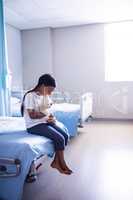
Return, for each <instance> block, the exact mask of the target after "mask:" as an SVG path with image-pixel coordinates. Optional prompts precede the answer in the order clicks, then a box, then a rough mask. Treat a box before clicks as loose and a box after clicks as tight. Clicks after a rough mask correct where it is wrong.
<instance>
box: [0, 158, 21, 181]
mask: <svg viewBox="0 0 133 200" xmlns="http://www.w3.org/2000/svg"><path fill="white" fill-rule="evenodd" d="M12 167H13V168H15V169H13V170H11V168H12ZM20 172H21V161H20V160H19V159H8V158H0V178H7V177H15V176H19V174H20Z"/></svg>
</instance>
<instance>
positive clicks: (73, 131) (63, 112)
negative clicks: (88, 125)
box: [51, 103, 80, 136]
mask: <svg viewBox="0 0 133 200" xmlns="http://www.w3.org/2000/svg"><path fill="white" fill-rule="evenodd" d="M51 111H52V112H53V113H54V115H55V117H56V118H57V120H58V121H60V122H62V123H63V124H64V125H65V126H66V128H67V129H68V133H69V134H70V136H76V135H77V125H78V121H79V118H80V106H79V105H77V104H70V103H61V104H53V106H52V108H51Z"/></svg>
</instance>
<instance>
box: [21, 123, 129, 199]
mask: <svg viewBox="0 0 133 200" xmlns="http://www.w3.org/2000/svg"><path fill="white" fill-rule="evenodd" d="M65 157H66V160H67V163H68V164H69V166H70V167H71V168H72V169H73V171H74V173H73V174H72V175H70V176H68V175H62V174H60V173H59V172H58V171H57V170H55V169H52V168H50V166H49V164H50V162H51V159H47V160H46V162H45V165H44V166H43V168H42V169H41V172H40V174H39V175H38V180H37V181H36V182H34V183H32V184H25V186H24V195H23V200H133V122H132V121H103V120H101V121H100V120H97V121H91V122H89V123H87V124H85V126H84V128H81V129H79V135H78V137H76V138H74V139H72V140H71V141H70V143H69V145H68V146H67V148H66V151H65Z"/></svg>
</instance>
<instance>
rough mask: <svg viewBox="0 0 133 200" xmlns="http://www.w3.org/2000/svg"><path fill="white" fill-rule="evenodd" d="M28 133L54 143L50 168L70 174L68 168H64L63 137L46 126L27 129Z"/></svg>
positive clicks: (39, 125) (41, 125) (40, 125)
mask: <svg viewBox="0 0 133 200" xmlns="http://www.w3.org/2000/svg"><path fill="white" fill-rule="evenodd" d="M28 132H30V133H32V134H36V135H37V134H38V135H41V136H44V137H47V138H49V139H51V140H52V141H53V143H54V146H55V152H56V153H55V158H54V160H53V162H52V164H51V166H52V167H54V168H56V169H58V170H59V171H60V172H61V173H66V174H70V171H69V168H67V167H66V166H65V162H64V157H63V150H64V147H65V140H64V137H63V136H62V135H61V134H60V133H59V132H58V131H57V130H56V129H54V128H53V127H51V126H48V125H46V124H38V125H36V126H34V127H32V128H30V129H28ZM61 152H62V153H61Z"/></svg>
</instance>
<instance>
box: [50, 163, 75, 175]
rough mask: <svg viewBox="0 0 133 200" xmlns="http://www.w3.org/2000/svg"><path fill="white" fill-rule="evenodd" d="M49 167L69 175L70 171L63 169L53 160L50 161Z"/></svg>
mask: <svg viewBox="0 0 133 200" xmlns="http://www.w3.org/2000/svg"><path fill="white" fill-rule="evenodd" d="M51 167H52V168H55V169H57V170H58V171H59V172H60V173H62V174H67V175H70V174H71V173H72V172H71V171H70V170H67V169H63V168H62V167H61V166H60V164H59V163H57V162H55V161H53V162H52V163H51Z"/></svg>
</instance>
